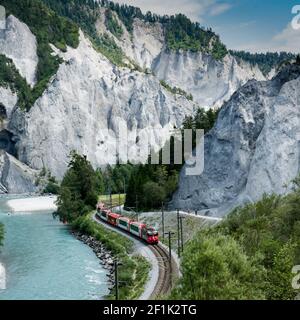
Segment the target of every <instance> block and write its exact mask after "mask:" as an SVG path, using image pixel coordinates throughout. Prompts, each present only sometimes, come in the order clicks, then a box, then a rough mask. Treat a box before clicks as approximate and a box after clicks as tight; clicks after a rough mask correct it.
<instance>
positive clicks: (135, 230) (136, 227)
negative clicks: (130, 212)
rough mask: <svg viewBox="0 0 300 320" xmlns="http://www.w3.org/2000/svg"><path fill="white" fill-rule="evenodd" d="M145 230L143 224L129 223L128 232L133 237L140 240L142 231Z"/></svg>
mask: <svg viewBox="0 0 300 320" xmlns="http://www.w3.org/2000/svg"><path fill="white" fill-rule="evenodd" d="M143 228H146V225H145V224H144V223H140V222H136V221H131V222H130V227H129V232H130V233H132V234H134V235H135V236H137V237H139V238H142V229H143Z"/></svg>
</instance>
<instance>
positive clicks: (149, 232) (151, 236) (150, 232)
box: [141, 226, 159, 244]
mask: <svg viewBox="0 0 300 320" xmlns="http://www.w3.org/2000/svg"><path fill="white" fill-rule="evenodd" d="M141 238H142V239H143V240H145V241H146V242H147V243H149V244H157V243H158V241H159V240H158V232H157V230H155V229H154V228H153V227H147V226H145V227H144V228H143V229H142V236H141Z"/></svg>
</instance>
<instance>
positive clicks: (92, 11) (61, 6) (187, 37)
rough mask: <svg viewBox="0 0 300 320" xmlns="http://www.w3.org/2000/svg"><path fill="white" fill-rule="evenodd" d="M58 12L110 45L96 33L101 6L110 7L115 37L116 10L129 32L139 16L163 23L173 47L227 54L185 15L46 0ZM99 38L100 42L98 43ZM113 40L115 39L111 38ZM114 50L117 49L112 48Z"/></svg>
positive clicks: (108, 4)
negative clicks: (162, 14) (144, 12)
mask: <svg viewBox="0 0 300 320" xmlns="http://www.w3.org/2000/svg"><path fill="white" fill-rule="evenodd" d="M43 1H44V2H45V3H46V4H47V5H48V6H49V7H51V8H52V9H53V10H55V11H56V12H57V13H58V14H60V15H63V16H66V17H69V18H71V19H72V20H73V21H75V22H77V23H78V24H79V25H80V26H81V27H82V28H83V30H85V31H86V32H87V33H88V34H89V35H90V36H92V38H93V39H94V40H95V41H98V44H99V45H100V46H101V45H102V46H108V47H109V44H107V41H105V42H104V43H102V42H101V40H100V39H99V38H101V37H99V35H97V33H96V29H95V23H96V20H97V15H98V10H97V9H98V8H100V7H103V8H107V11H106V26H107V27H108V30H110V31H111V32H112V34H114V35H115V36H116V37H120V36H121V35H122V29H121V27H120V26H119V25H118V23H117V21H116V20H115V19H114V17H113V15H112V14H111V13H112V12H115V13H116V14H117V15H118V17H119V19H120V20H121V21H122V22H123V24H124V26H125V27H126V28H127V30H128V31H129V32H132V31H133V22H134V19H135V18H139V19H141V20H144V21H146V22H152V23H153V22H160V23H161V24H162V25H163V28H164V30H165V39H166V45H167V47H168V49H170V50H180V49H181V50H191V51H195V52H198V51H201V52H206V53H210V54H212V55H213V56H214V58H215V59H217V60H220V59H222V58H223V57H224V56H225V55H226V54H227V49H226V47H225V45H224V44H222V43H221V41H220V38H219V36H218V35H216V34H215V33H214V32H213V31H212V30H211V29H204V28H202V27H201V26H200V24H199V23H194V22H192V21H191V20H190V19H189V18H187V17H186V16H185V15H183V14H178V15H175V16H167V15H165V16H160V15H157V14H153V13H151V12H147V13H146V14H143V13H142V11H141V9H139V8H136V7H133V6H129V5H125V4H119V3H115V2H112V1H107V0H99V1H98V2H95V1H92V0H73V1H70V2H68V3H65V2H64V1H62V0H43ZM99 41H100V42H99ZM111 41H112V40H111ZM113 49H115V48H113Z"/></svg>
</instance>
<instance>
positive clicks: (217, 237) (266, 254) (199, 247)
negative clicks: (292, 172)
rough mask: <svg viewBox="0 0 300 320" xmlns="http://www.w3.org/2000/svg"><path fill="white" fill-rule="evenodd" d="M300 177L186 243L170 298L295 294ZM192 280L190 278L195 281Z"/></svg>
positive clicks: (299, 258)
mask: <svg viewBox="0 0 300 320" xmlns="http://www.w3.org/2000/svg"><path fill="white" fill-rule="evenodd" d="M299 182H300V180H299V179H297V180H296V181H295V185H296V187H295V190H294V192H292V193H291V194H289V195H287V196H284V197H281V196H277V195H270V196H264V197H263V199H262V200H260V201H258V202H257V203H254V204H248V205H246V206H244V207H240V208H237V209H235V210H234V211H233V212H232V213H231V214H230V215H229V216H228V217H227V218H226V219H224V221H223V222H221V223H220V224H219V225H218V226H217V227H213V228H210V229H208V230H206V231H202V232H201V233H199V234H198V235H197V237H196V238H195V239H194V240H192V241H191V242H190V243H188V244H187V245H186V248H185V251H184V255H183V262H182V274H183V277H182V279H181V280H180V283H179V285H178V287H177V288H176V290H174V292H173V294H172V298H179V299H214V300H215V299H268V300H293V299H295V297H296V295H297V293H299V292H297V291H296V290H295V289H294V288H293V287H292V279H293V278H294V277H295V274H293V273H292V269H293V267H294V266H295V265H298V264H299V263H300V189H299V186H300V184H299ZM191 280H192V281H191Z"/></svg>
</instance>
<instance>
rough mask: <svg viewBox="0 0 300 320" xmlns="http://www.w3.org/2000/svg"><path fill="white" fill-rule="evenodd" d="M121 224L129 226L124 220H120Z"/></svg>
mask: <svg viewBox="0 0 300 320" xmlns="http://www.w3.org/2000/svg"><path fill="white" fill-rule="evenodd" d="M119 224H121V225H122V226H124V227H127V222H126V221H123V220H119Z"/></svg>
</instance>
